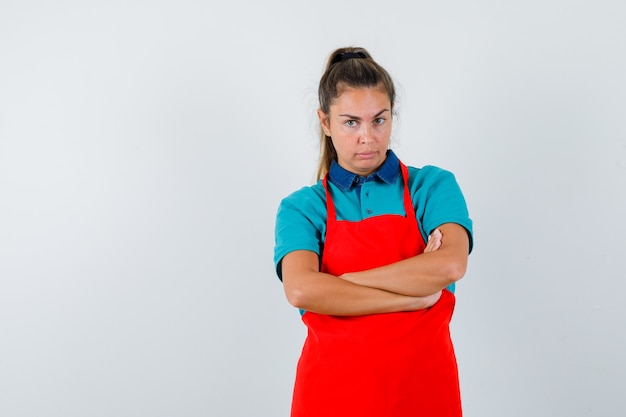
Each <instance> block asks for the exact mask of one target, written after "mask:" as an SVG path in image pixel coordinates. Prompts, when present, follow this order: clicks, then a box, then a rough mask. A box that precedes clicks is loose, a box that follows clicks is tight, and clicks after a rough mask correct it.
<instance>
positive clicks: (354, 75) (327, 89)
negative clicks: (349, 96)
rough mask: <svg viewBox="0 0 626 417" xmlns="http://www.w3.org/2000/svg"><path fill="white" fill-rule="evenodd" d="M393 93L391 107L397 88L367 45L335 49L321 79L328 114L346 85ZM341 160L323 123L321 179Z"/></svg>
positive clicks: (321, 94) (323, 106) (320, 92)
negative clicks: (331, 165)
mask: <svg viewBox="0 0 626 417" xmlns="http://www.w3.org/2000/svg"><path fill="white" fill-rule="evenodd" d="M377 86H379V87H380V88H381V90H383V91H385V92H386V93H387V95H388V96H389V102H390V103H391V110H392V111H393V105H394V103H395V100H396V90H395V87H394V85H393V80H392V79H391V77H390V76H389V73H388V72H387V71H386V70H385V69H384V68H383V67H381V66H380V65H378V64H377V63H376V61H374V59H373V58H372V56H371V55H370V53H369V52H367V50H366V49H364V48H356V47H347V48H339V49H336V50H335V51H333V52H332V53H331V54H330V57H329V58H328V62H327V63H326V69H325V70H324V74H323V75H322V78H321V79H320V84H319V88H318V97H319V102H320V110H322V111H323V112H324V113H326V114H328V113H329V111H330V106H331V104H332V103H333V101H335V99H337V97H339V96H340V95H341V93H342V92H343V91H344V90H345V89H346V88H350V87H351V88H359V87H377ZM333 160H337V151H335V147H334V146H333V142H332V140H331V138H330V136H326V134H325V133H324V130H323V129H322V127H321V126H320V160H319V166H318V169H317V179H318V180H319V179H321V178H322V177H324V175H326V173H327V172H328V170H329V169H330V164H331V163H332V161H333Z"/></svg>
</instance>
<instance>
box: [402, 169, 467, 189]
mask: <svg viewBox="0 0 626 417" xmlns="http://www.w3.org/2000/svg"><path fill="white" fill-rule="evenodd" d="M408 170H409V187H410V188H411V189H413V190H415V189H419V188H422V187H431V186H446V185H453V186H456V184H457V183H456V178H455V176H454V174H453V173H452V172H451V171H448V170H446V169H443V168H440V167H438V166H435V165H425V166H423V167H422V168H416V167H413V166H409V167H408Z"/></svg>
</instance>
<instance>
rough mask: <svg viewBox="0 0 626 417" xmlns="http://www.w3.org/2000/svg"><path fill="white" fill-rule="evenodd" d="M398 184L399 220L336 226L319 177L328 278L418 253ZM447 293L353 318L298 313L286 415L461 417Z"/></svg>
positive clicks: (419, 242) (407, 201)
mask: <svg viewBox="0 0 626 417" xmlns="http://www.w3.org/2000/svg"><path fill="white" fill-rule="evenodd" d="M400 166H401V169H402V176H403V179H404V208H405V211H406V217H405V216H401V215H383V216H376V217H370V218H368V219H365V220H362V221H358V222H352V221H337V219H336V214H335V207H334V205H333V201H332V198H331V196H330V192H329V191H328V185H327V182H326V178H324V181H323V183H324V187H325V188H326V206H327V210H328V218H327V228H326V241H325V244H324V252H323V255H322V265H321V270H322V271H323V272H327V273H330V274H333V275H341V274H343V273H345V272H356V271H362V270H366V269H371V268H375V267H378V266H382V265H387V264H390V263H393V262H397V261H399V260H401V259H405V258H408V257H411V256H415V255H417V254H420V253H422V252H424V248H425V244H424V239H423V238H422V237H421V234H420V232H419V229H418V224H417V219H416V217H415V210H414V209H413V206H412V203H411V196H410V194H409V189H408V185H407V184H408V171H407V168H406V166H405V165H404V164H402V163H401V164H400ZM454 303H455V298H454V295H453V294H452V293H451V292H449V291H447V290H444V291H443V295H442V296H441V298H440V300H439V301H438V302H437V303H436V304H435V305H434V306H432V307H430V308H428V309H425V310H420V311H414V312H401V313H386V314H372V315H365V316H357V317H343V316H328V315H324V314H316V313H312V312H306V313H304V315H303V316H302V320H303V321H304V323H305V324H306V326H307V327H308V336H307V338H306V341H305V343H304V347H303V350H302V355H301V356H300V360H299V362H298V369H297V374H296V383H295V387H294V394H293V403H292V409H291V416H292V417H370V416H371V417H413V416H427V417H436V416H445V417H452V416H454V417H458V416H461V400H460V393H459V383H458V372H457V365H456V358H455V356H454V349H453V347H452V341H451V340H450V331H449V327H448V326H449V323H450V319H451V317H452V312H453V310H454Z"/></svg>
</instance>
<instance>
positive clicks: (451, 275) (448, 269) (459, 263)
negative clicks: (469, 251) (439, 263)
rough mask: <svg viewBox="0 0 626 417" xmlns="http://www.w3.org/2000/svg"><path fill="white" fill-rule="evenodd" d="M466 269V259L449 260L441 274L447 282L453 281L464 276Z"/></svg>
mask: <svg viewBox="0 0 626 417" xmlns="http://www.w3.org/2000/svg"><path fill="white" fill-rule="evenodd" d="M466 271H467V260H466V259H463V260H458V259H454V260H450V261H449V262H446V266H445V268H444V271H443V276H444V278H445V279H446V281H447V282H448V283H449V284H452V283H455V282H457V281H458V280H460V279H461V278H463V277H464V276H465V272H466Z"/></svg>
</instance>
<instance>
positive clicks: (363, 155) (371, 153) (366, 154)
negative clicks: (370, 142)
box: [356, 151, 376, 159]
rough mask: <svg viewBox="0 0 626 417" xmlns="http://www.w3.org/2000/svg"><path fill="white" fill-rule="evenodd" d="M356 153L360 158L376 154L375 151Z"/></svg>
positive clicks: (367, 157) (371, 156)
mask: <svg viewBox="0 0 626 417" xmlns="http://www.w3.org/2000/svg"><path fill="white" fill-rule="evenodd" d="M356 155H357V157H358V158H360V159H372V158H374V157H375V156H376V152H373V151H372V152H359V153H357V154H356Z"/></svg>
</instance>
